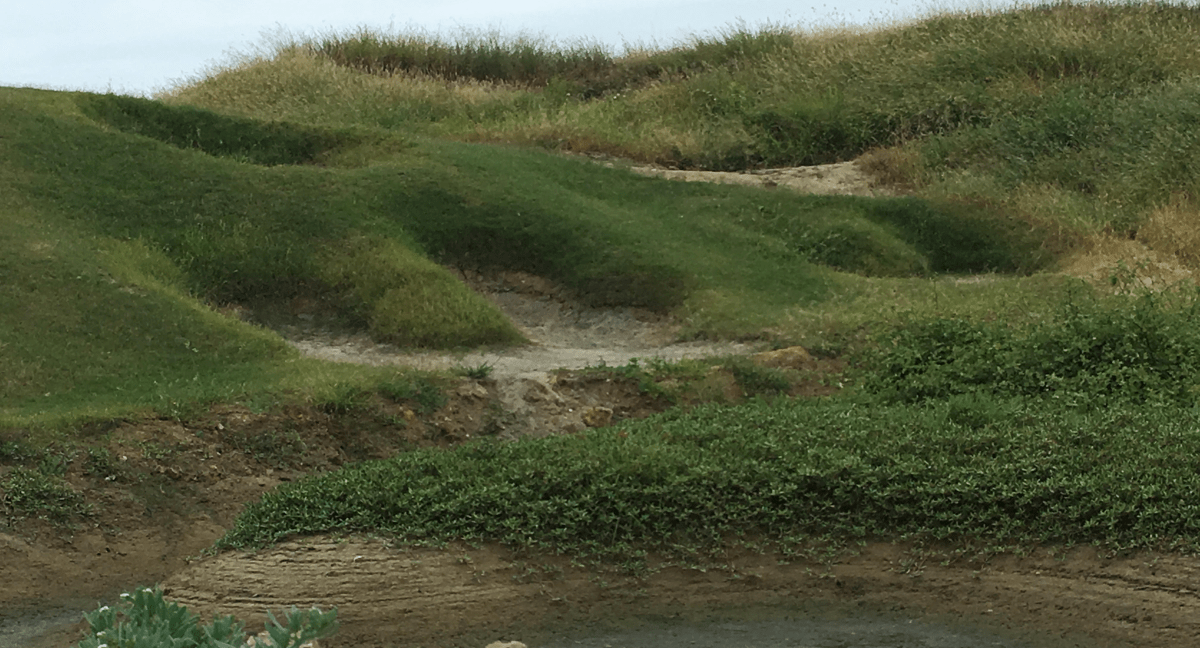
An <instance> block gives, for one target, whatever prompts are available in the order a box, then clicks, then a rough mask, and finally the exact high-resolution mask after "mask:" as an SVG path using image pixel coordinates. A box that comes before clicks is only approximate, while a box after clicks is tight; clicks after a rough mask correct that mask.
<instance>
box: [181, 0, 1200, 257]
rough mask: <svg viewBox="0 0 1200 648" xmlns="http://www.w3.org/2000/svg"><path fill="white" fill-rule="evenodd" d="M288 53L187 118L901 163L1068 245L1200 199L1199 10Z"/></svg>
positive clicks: (204, 97) (665, 151)
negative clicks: (600, 41) (604, 45)
mask: <svg viewBox="0 0 1200 648" xmlns="http://www.w3.org/2000/svg"><path fill="white" fill-rule="evenodd" d="M275 45H276V52H275V54H274V55H273V56H271V57H260V58H245V59H241V60H238V61H235V62H233V63H232V64H231V65H229V66H227V67H226V68H224V69H219V70H215V71H213V73H211V74H210V75H208V76H206V77H204V78H201V79H197V80H195V81H194V82H193V83H191V84H189V85H186V86H184V87H180V88H177V89H175V90H173V91H172V92H171V93H169V95H168V96H166V97H165V98H166V99H167V100H168V101H170V102H173V103H174V102H183V103H191V104H195V105H201V106H206V107H211V108H213V109H217V110H220V111H223V112H228V113H231V114H241V115H252V116H257V117H261V118H268V119H290V120H299V121H304V122H310V123H315V124H324V125H331V126H345V125H352V124H357V125H370V126H380V127H383V128H386V129H394V130H396V131H399V132H406V133H412V132H420V133H428V134H432V135H437V136H451V137H457V138H462V139H470V140H475V141H480V140H482V141H496V142H511V143H519V144H530V145H537V146H544V147H548V148H552V149H558V150H568V151H587V152H597V153H607V154H613V155H617V156H621V157H626V158H632V159H636V160H641V161H647V162H656V163H660V164H664V165H669V166H675V167H692V168H708V169H744V168H749V167H762V166H789V165H803V164H815V163H823V162H833V161H839V160H847V159H851V158H855V157H857V156H859V155H862V154H864V153H866V152H869V151H878V150H880V149H886V152H887V154H886V155H884V156H883V157H882V158H881V159H885V160H886V162H885V163H884V164H883V167H884V168H882V169H880V171H881V172H882V173H883V174H884V175H885V176H887V177H889V178H891V179H893V180H900V181H903V182H905V183H907V184H909V185H911V186H916V187H918V188H920V189H922V190H923V191H925V192H928V193H929V194H930V195H952V196H958V197H960V198H964V199H985V200H989V201H993V202H995V203H998V204H1001V205H1003V207H1004V210H1005V211H1007V212H1010V213H1013V214H1016V215H1018V216H1020V217H1022V218H1024V219H1026V220H1031V221H1032V222H1037V223H1042V224H1045V223H1047V222H1052V223H1055V224H1057V225H1059V226H1062V227H1065V228H1067V229H1068V230H1076V229H1080V228H1081V229H1083V230H1085V231H1097V230H1102V229H1104V228H1110V229H1112V230H1114V231H1118V232H1124V233H1129V234H1132V233H1135V232H1136V231H1137V230H1138V228H1139V227H1140V226H1141V225H1142V224H1143V223H1144V221H1145V219H1146V218H1147V216H1148V213H1149V212H1151V211H1153V210H1154V209H1155V208H1157V207H1159V206H1161V205H1163V204H1165V203H1167V202H1169V201H1170V200H1172V199H1173V197H1180V196H1182V197H1185V198H1186V197H1188V196H1191V197H1192V198H1194V196H1195V195H1196V194H1197V191H1196V178H1195V174H1193V173H1190V172H1189V171H1188V170H1189V169H1193V168H1195V167H1196V166H1197V165H1198V164H1200V160H1198V159H1197V155H1200V153H1198V151H1200V148H1198V147H1197V146H1196V137H1197V135H1196V134H1195V129H1194V128H1192V124H1193V123H1194V122H1195V120H1196V114H1195V113H1196V106H1197V102H1196V95H1197V92H1200V89H1198V86H1197V83H1196V79H1197V75H1198V74H1200V63H1198V62H1197V58H1196V57H1195V56H1194V55H1193V54H1194V52H1195V51H1196V50H1197V49H1200V11H1198V10H1197V8H1196V7H1195V6H1191V5H1186V4H1172V3H1166V4H1164V3H1121V4H1094V3H1091V4H1075V3H1069V2H1064V3H1048V4H1030V5H1023V6H1020V7H1016V8H1013V9H1010V10H1005V11H982V12H949V13H944V14H940V15H935V16H931V17H929V18H927V19H924V20H919V21H915V22H911V23H906V24H897V25H893V26H885V27H880V28H876V29H870V30H844V31H829V32H805V31H800V30H791V29H787V28H785V27H782V26H767V27H764V28H761V29H758V30H746V29H730V30H725V31H723V32H719V33H716V34H713V35H709V36H705V37H695V38H692V39H690V40H688V41H685V42H680V43H678V44H676V45H675V46H673V47H670V48H664V49H652V50H639V49H628V50H626V51H625V52H623V53H621V54H617V53H613V52H607V51H603V50H602V49H600V48H598V47H595V46H590V45H586V44H585V45H580V46H558V45H556V44H554V43H547V42H540V41H537V40H533V39H529V38H525V37H518V38H504V37H502V36H500V35H496V34H463V35H460V36H458V37H446V38H443V37H439V36H436V35H430V34H425V33H419V32H417V33H412V32H408V33H395V34H387V33H381V32H378V31H371V30H366V29H362V30H357V31H355V32H352V33H347V34H344V35H338V34H327V35H323V36H320V37H315V38H311V39H307V40H295V41H287V42H281V43H276V44H275ZM1192 198H1187V202H1188V207H1189V209H1191V210H1193V211H1194V209H1195V207H1196V205H1195V201H1194V200H1193V199H1192ZM1051 229H1053V228H1051Z"/></svg>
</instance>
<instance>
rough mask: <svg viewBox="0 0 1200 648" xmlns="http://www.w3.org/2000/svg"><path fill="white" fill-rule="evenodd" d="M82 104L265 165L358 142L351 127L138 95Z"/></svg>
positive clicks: (300, 160)
mask: <svg viewBox="0 0 1200 648" xmlns="http://www.w3.org/2000/svg"><path fill="white" fill-rule="evenodd" d="M79 104H80V108H81V109H82V111H83V112H84V114H86V115H88V116H89V117H92V118H93V119H95V120H96V121H97V122H100V123H102V124H106V125H108V126H111V127H113V128H116V129H118V130H120V131H122V132H125V133H130V134H134V135H143V136H145V137H151V138H154V139H157V140H160V141H162V142H166V143H167V144H170V145H172V146H175V147H178V148H181V149H195V150H198V151H202V152H204V153H207V154H209V155H216V156H221V157H228V158H232V159H235V160H239V161H242V162H249V163H251V164H261V165H264V166H274V165H279V164H311V163H315V162H318V161H320V160H321V159H322V158H323V157H327V156H328V155H329V154H330V152H331V151H332V150H333V149H335V148H337V147H341V146H347V145H352V144H355V143H357V142H356V141H355V138H354V136H353V135H352V134H351V133H349V132H348V131H343V132H333V131H330V130H328V129H325V130H322V129H317V128H306V127H302V126H298V125H295V124H288V123H283V122H269V123H264V122H260V121H257V120H253V119H247V118H244V117H227V116H224V115H219V114H217V113H214V112H212V111H209V110H203V109H200V108H193V107H189V106H180V107H169V106H167V105H165V104H162V103H160V102H157V101H150V100H148V99H140V98H137V97H126V96H121V95H112V94H109V95H81V96H80V97H79Z"/></svg>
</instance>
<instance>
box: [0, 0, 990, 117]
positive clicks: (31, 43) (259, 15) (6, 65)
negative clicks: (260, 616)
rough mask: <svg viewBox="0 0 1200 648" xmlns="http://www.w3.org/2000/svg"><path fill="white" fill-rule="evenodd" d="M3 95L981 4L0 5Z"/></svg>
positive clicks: (901, 16) (32, 1) (665, 41)
mask: <svg viewBox="0 0 1200 648" xmlns="http://www.w3.org/2000/svg"><path fill="white" fill-rule="evenodd" d="M0 5H3V6H2V7H0V86H34V87H41V88H50V89H55V90H91V91H97V92H107V91H112V92H119V93H125V94H144V95H149V94H151V93H153V92H154V91H156V90H160V89H165V88H168V87H170V86H172V85H174V84H175V83H177V82H179V81H182V80H185V79H187V78H189V77H195V76H197V75H199V74H201V73H202V72H203V71H204V70H205V69H207V68H209V67H210V66H212V65H214V64H220V63H222V62H225V61H228V60H231V57H232V56H233V55H234V54H235V53H246V52H252V51H254V49H255V46H257V45H261V44H262V43H263V42H264V35H266V34H270V33H276V32H278V31H280V30H285V31H288V32H290V33H292V34H296V35H299V36H306V35H311V34H314V33H326V32H330V31H348V30H351V29H354V28H356V27H360V26H368V27H373V28H378V29H383V30H387V29H388V28H389V27H390V28H393V29H394V30H401V29H404V28H406V27H410V26H411V27H413V28H418V29H421V30H424V31H427V32H432V33H440V34H443V35H447V36H453V35H454V34H456V33H459V32H461V31H462V30H464V29H467V30H479V29H492V30H497V31H499V32H500V33H502V34H517V33H526V34H530V35H540V36H543V37H545V38H547V39H548V40H551V41H557V42H560V43H563V42H565V43H570V42H572V41H575V40H578V39H581V38H586V39H588V40H591V41H597V42H600V43H603V44H605V45H608V46H609V47H611V48H612V49H613V51H614V53H619V52H620V51H621V50H622V45H623V43H631V44H646V45H652V44H657V45H658V46H661V47H668V46H670V45H673V44H675V43H676V42H678V41H680V40H683V39H686V38H687V37H689V36H692V35H704V34H711V33H714V32H716V31H719V30H721V29H723V28H727V27H730V26H733V25H735V24H737V23H738V21H742V22H744V23H745V24H746V26H748V27H751V28H753V27H757V26H759V25H762V24H764V23H767V22H770V23H772V24H782V25H786V26H799V27H804V28H811V27H821V26H828V25H839V24H847V25H872V24H878V23H888V22H893V21H896V20H905V19H911V18H915V17H920V16H924V15H928V14H930V13H932V12H934V11H935V9H934V8H933V7H935V6H939V7H958V8H969V7H973V6H978V0H941V1H940V2H938V3H937V4H936V5H934V4H933V3H932V2H931V0H802V1H800V2H788V1H785V0H742V1H739V0H693V1H690V2H687V1H681V0H574V1H566V0H508V1H507V2H505V1H503V0H420V1H414V0H392V1H390V2H382V1H379V0H353V1H352V2H349V3H346V4H344V5H343V4H341V3H338V2H330V1H329V0H324V1H322V2H313V1H312V0H208V1H205V2H186V3H184V2H178V1H174V0H0Z"/></svg>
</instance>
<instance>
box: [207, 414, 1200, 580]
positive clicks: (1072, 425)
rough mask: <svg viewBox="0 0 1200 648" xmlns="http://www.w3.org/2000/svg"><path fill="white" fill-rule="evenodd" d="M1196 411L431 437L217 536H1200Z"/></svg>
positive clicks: (767, 420) (578, 544)
mask: <svg viewBox="0 0 1200 648" xmlns="http://www.w3.org/2000/svg"><path fill="white" fill-rule="evenodd" d="M1198 423H1200V421H1198V420H1197V411H1196V410H1195V409H1194V408H1190V407H1189V408H1179V407H1173V408H1170V407H1162V406H1161V405H1139V404H1133V403H1129V402H1125V403H1118V404H1114V405H1113V406H1112V407H1110V408H1107V409H1096V410H1087V411H1085V410H1076V409H1070V408H1063V407H1061V406H1059V404H1058V403H1056V402H1054V401H1053V400H1052V399H1011V398H1009V399H1005V398H999V397H988V396H986V395H983V394H977V395H974V396H972V397H971V399H970V400H962V399H958V400H940V401H928V402H926V403H923V404H918V405H908V404H887V403H883V402H881V401H879V400H876V399H870V398H860V399H846V398H842V399H824V400H818V401H789V400H776V401H773V402H771V403H767V402H762V401H760V402H753V403H749V404H746V405H741V406H736V407H716V406H705V407H698V408H695V409H692V410H690V411H687V412H682V411H672V412H669V413H667V414H663V415H660V416H657V417H654V418H650V419H647V420H644V421H639V422H636V423H629V424H622V425H620V426H618V427H616V428H610V429H602V430H595V431H591V432H588V433H585V434H581V435H574V436H568V437H556V438H547V439H536V440H534V439H531V440H526V441H522V442H521V443H508V444H506V443H500V442H480V443H474V444H470V445H467V446H464V447H460V448H456V449H454V450H451V451H432V452H425V451H418V452H412V453H408V454H405V455H403V456H398V457H396V458H394V459H390V460H386V461H378V462H370V463H364V464H360V465H357V466H354V467H351V468H347V469H343V470H340V471H338V472H335V473H330V474H327V475H320V476H315V477H311V478H308V479H306V480H304V481H301V482H297V483H294V484H290V485H287V486H284V487H282V488H280V489H278V490H276V491H273V492H271V493H268V494H267V495H265V496H264V497H263V498H262V500H261V501H259V502H256V503H254V504H252V505H250V506H249V507H248V508H247V509H246V511H245V512H244V513H243V514H242V516H241V517H239V519H238V520H237V522H236V523H235V525H234V527H233V528H232V529H231V530H230V531H229V533H228V534H226V536H225V537H223V538H222V539H221V540H220V541H219V542H218V543H217V547H218V548H232V547H250V546H261V545H264V544H269V543H272V542H275V541H278V540H280V539H282V538H285V537H287V536H289V535H292V534H310V533H321V532H349V531H363V532H383V533H388V534H394V535H396V536H398V537H399V538H400V539H402V540H404V541H410V542H441V541H447V540H451V539H459V538H465V539H468V540H492V541H500V542H505V543H509V544H511V545H516V546H537V547H550V548H554V549H557V550H560V551H567V552H572V553H582V554H590V555H610V556H613V555H615V556H619V557H628V556H630V555H637V552H638V551H641V550H659V551H664V552H667V553H668V554H671V553H673V552H677V553H679V554H680V555H687V554H689V553H690V552H694V551H705V550H719V549H720V548H721V547H723V546H724V543H725V542H726V541H727V540H729V539H730V538H732V537H736V536H738V535H741V534H746V535H748V536H750V537H755V538H770V539H774V540H779V541H783V540H785V539H787V538H805V537H813V536H820V537H836V538H839V539H841V540H842V541H847V540H857V539H869V538H877V537H884V538H894V537H909V538H924V539H929V540H943V541H949V542H957V543H972V542H982V543H984V544H990V545H994V546H1001V545H1005V544H1008V543H1037V542H1051V543H1066V544H1072V543H1093V542H1095V543H1103V544H1106V545H1108V546H1112V547H1146V548H1149V547H1155V548H1163V547H1167V546H1180V547H1194V546H1197V542H1198V541H1200V516H1197V509H1196V507H1195V505H1194V503H1193V502H1192V501H1191V500H1190V499H1189V497H1188V495H1187V494H1188V493H1190V492H1192V489H1194V488H1195V487H1197V486H1200V482H1198V481H1197V480H1200V476H1198V475H1197V472H1196V471H1195V470H1194V462H1193V460H1192V458H1191V457H1193V456H1194V453H1195V452H1196V451H1197V450H1200V447H1198V446H1200V434H1198V433H1197V430H1198V429H1200V426H1198V425H1197V424H1198Z"/></svg>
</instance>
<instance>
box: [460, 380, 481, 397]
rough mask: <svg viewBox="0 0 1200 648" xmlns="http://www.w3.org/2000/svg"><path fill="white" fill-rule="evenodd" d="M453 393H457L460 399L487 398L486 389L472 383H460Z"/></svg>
mask: <svg viewBox="0 0 1200 648" xmlns="http://www.w3.org/2000/svg"><path fill="white" fill-rule="evenodd" d="M455 393H457V394H458V395H459V396H461V397H462V398H487V397H488V390H487V387H484V386H483V385H480V384H479V383H474V382H464V383H462V384H461V385H459V386H458V389H457V390H455Z"/></svg>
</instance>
